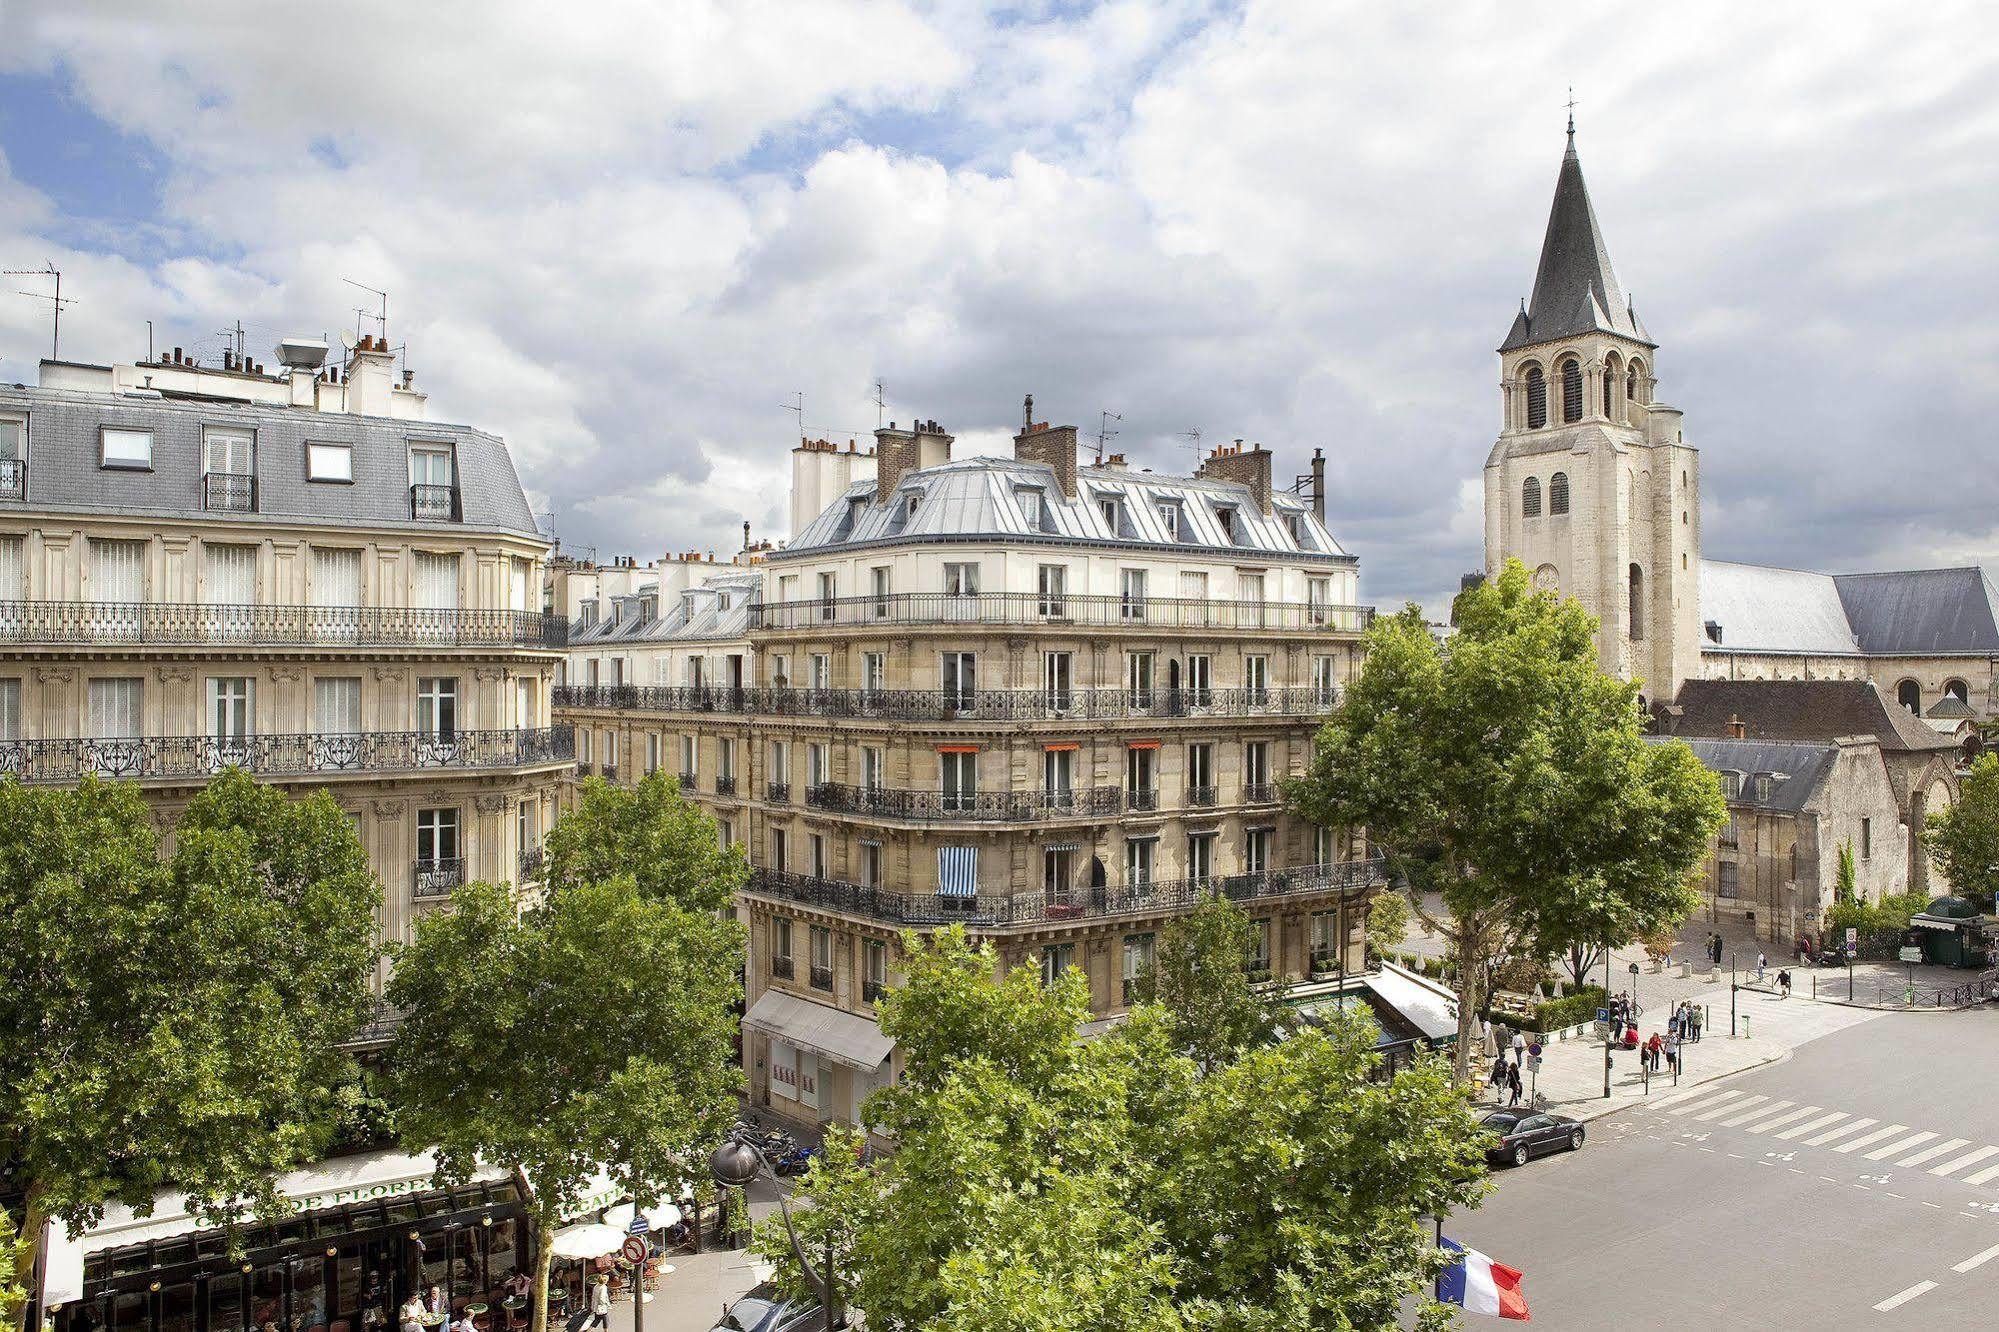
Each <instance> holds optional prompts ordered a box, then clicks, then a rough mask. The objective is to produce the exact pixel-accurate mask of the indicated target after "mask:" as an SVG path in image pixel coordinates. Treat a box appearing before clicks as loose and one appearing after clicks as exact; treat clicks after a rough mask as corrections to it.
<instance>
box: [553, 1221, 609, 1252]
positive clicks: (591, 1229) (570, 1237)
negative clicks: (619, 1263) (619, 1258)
mask: <svg viewBox="0 0 1999 1332" xmlns="http://www.w3.org/2000/svg"><path fill="white" fill-rule="evenodd" d="M624 1242H625V1232H624V1231H622V1230H618V1229H616V1228H614V1227H612V1226H607V1225H605V1224H604V1223H603V1222H602V1221H578V1222H577V1223H576V1224H575V1225H571V1226H564V1227H563V1228H562V1229H560V1230H558V1231H556V1232H555V1237H554V1242H553V1249H554V1253H555V1256H556V1257H558V1258H602V1257H603V1256H604V1255H606V1254H611V1253H616V1252H617V1251H618V1249H619V1247H620V1246H621V1245H623V1244H624Z"/></svg>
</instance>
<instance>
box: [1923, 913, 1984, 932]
mask: <svg viewBox="0 0 1999 1332" xmlns="http://www.w3.org/2000/svg"><path fill="white" fill-rule="evenodd" d="M1977 923H1978V922H1977V921H1976V920H1959V919H1953V918H1951V917H1949V916H1930V915H1924V914H1923V913H1921V912H1918V913H1917V914H1915V915H1913V916H1911V917H1909V924H1911V925H1913V926H1915V928H1917V929H1919V930H1955V929H1957V928H1959V927H1960V926H1964V925H1976V924H1977Z"/></svg>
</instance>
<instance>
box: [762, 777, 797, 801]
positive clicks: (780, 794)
mask: <svg viewBox="0 0 1999 1332" xmlns="http://www.w3.org/2000/svg"><path fill="white" fill-rule="evenodd" d="M764 799H765V800H766V801H768V802H769V803H771V804H773V805H788V804H790V803H791V783H790V782H772V783H770V784H769V785H768V786H766V787H764Z"/></svg>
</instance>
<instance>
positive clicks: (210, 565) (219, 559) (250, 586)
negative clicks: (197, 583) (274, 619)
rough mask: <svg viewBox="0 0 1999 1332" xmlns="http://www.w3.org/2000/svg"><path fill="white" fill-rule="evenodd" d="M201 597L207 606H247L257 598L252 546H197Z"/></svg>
mask: <svg viewBox="0 0 1999 1332" xmlns="http://www.w3.org/2000/svg"><path fill="white" fill-rule="evenodd" d="M201 563H202V579H201V600H202V602H203V604H205V605H209V606H250V605H254V604H256V600H257V548H256V547H255V546H211V545H208V544H207V543H205V542H204V543H203V545H202V547H201Z"/></svg>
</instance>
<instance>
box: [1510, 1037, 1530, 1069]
mask: <svg viewBox="0 0 1999 1332" xmlns="http://www.w3.org/2000/svg"><path fill="white" fill-rule="evenodd" d="M1526 1057H1527V1037H1526V1036H1524V1035H1523V1034H1521V1033H1520V1032H1517V1031H1516V1032H1514V1033H1513V1066H1514V1067H1515V1068H1518V1067H1519V1066H1520V1061H1521V1060H1523V1059H1525V1058H1526Z"/></svg>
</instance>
